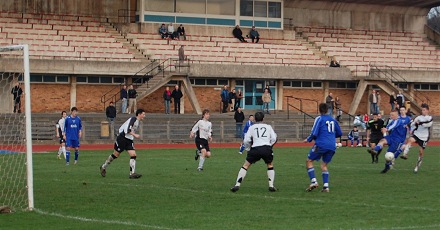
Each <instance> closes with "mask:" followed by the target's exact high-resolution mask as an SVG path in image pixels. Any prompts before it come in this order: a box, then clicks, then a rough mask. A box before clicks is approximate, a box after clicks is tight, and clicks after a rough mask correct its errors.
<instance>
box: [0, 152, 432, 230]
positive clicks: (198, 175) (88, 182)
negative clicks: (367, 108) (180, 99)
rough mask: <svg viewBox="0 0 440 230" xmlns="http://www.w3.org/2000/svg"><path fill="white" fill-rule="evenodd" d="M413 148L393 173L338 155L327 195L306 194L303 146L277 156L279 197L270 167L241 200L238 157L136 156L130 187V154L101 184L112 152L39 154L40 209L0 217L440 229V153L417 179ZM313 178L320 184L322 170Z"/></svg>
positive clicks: (32, 225)
mask: <svg viewBox="0 0 440 230" xmlns="http://www.w3.org/2000/svg"><path fill="white" fill-rule="evenodd" d="M54 148H56V147H55V146H54ZM417 149H418V148H413V149H411V153H410V159H409V160H406V161H405V160H402V159H397V160H396V166H395V168H396V169H395V170H391V171H390V172H389V173H387V174H380V173H379V172H380V171H381V170H382V169H383V167H384V165H383V163H384V158H383V153H382V155H381V156H380V162H379V164H371V159H370V156H369V154H368V153H367V152H366V148H350V147H343V148H340V149H338V150H337V153H336V155H335V156H334V158H333V161H332V162H331V164H330V166H329V170H330V193H321V192H320V188H319V189H317V190H315V191H312V192H310V193H307V192H305V188H306V187H307V186H308V184H309V179H308V176H307V172H306V169H305V159H306V156H307V152H308V150H309V148H302V147H295V148H275V159H274V166H275V172H276V176H275V186H276V187H277V188H278V189H279V191H278V192H275V193H270V192H268V190H267V189H268V183H267V175H266V166H265V164H264V162H258V163H257V164H255V165H253V166H252V167H251V168H250V169H249V171H248V173H247V176H246V178H245V179H244V182H243V183H242V186H241V189H240V190H239V191H238V192H237V193H232V192H230V191H229V189H230V188H231V187H232V186H233V185H234V183H235V179H236V176H237V173H238V170H239V169H240V167H241V166H242V164H243V162H244V159H245V154H243V155H239V154H238V149H224V148H222V149H220V148H218V149H213V150H212V153H213V157H212V158H210V159H208V160H207V161H206V162H205V170H204V171H203V172H197V171H196V167H197V162H195V161H194V150H193V149H163V150H138V151H137V152H138V157H137V165H136V171H137V172H138V173H141V174H143V176H142V178H140V179H138V180H130V179H128V170H129V166H128V162H129V157H128V154H127V153H123V154H121V157H120V158H118V159H116V160H115V161H113V163H112V164H111V165H110V166H109V167H108V169H107V177H105V178H103V177H101V175H100V173H99V166H100V165H101V164H102V163H103V162H104V160H105V159H106V158H107V156H108V155H109V154H110V153H111V151H110V150H107V151H81V154H80V159H79V164H78V165H70V166H65V165H64V161H63V160H57V159H56V157H55V155H56V154H55V152H51V153H41V154H34V157H33V160H34V188H35V207H36V210H35V211H33V212H16V213H13V214H5V215H0V228H1V229H106V230H107V229H440V219H439V218H438V217H439V216H440V208H439V207H440V201H439V198H438V197H439V195H440V192H439V188H440V185H439V184H440V183H439V182H438V178H439V176H440V169H439V167H438V166H439V163H440V154H439V150H440V148H439V147H428V148H427V149H426V156H425V159H424V162H423V165H422V168H421V169H420V171H419V173H418V174H414V173H413V168H414V164H415V162H416V159H417V157H416V155H417ZM72 155H73V154H72ZM315 170H316V173H317V174H316V175H317V178H318V181H319V182H320V184H322V178H321V170H320V168H319V164H318V163H315Z"/></svg>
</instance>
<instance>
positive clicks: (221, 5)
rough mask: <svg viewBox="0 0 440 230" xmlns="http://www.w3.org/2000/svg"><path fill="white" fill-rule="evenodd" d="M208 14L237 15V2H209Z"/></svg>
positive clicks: (228, 0) (227, 0) (211, 0)
mask: <svg viewBox="0 0 440 230" xmlns="http://www.w3.org/2000/svg"><path fill="white" fill-rule="evenodd" d="M207 4H208V5H207V8H208V9H207V10H208V11H207V13H208V14H217V15H235V0H207Z"/></svg>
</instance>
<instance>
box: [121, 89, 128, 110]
mask: <svg viewBox="0 0 440 230" xmlns="http://www.w3.org/2000/svg"><path fill="white" fill-rule="evenodd" d="M120 94H121V101H122V103H121V113H127V100H128V99H127V98H128V96H127V86H126V85H123V86H122V89H121V93H120Z"/></svg>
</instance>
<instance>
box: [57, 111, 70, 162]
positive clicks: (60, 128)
mask: <svg viewBox="0 0 440 230" xmlns="http://www.w3.org/2000/svg"><path fill="white" fill-rule="evenodd" d="M66 117H67V112H66V111H63V112H61V118H60V120H58V122H57V123H56V125H55V132H56V136H57V138H58V139H59V141H60V148H59V149H58V154H57V158H58V160H61V153H62V154H63V155H64V159H66V140H64V138H63V132H64V122H65V121H66Z"/></svg>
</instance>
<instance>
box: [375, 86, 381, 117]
mask: <svg viewBox="0 0 440 230" xmlns="http://www.w3.org/2000/svg"><path fill="white" fill-rule="evenodd" d="M376 97H377V104H376V113H377V114H379V113H380V102H381V101H382V97H381V96H380V93H379V91H377V92H376Z"/></svg>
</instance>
